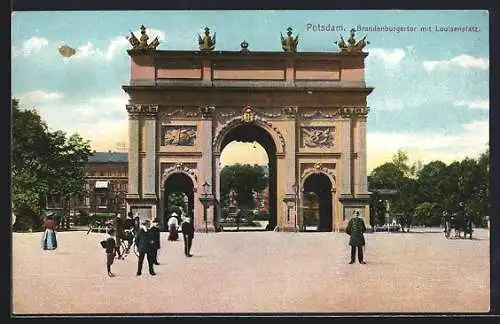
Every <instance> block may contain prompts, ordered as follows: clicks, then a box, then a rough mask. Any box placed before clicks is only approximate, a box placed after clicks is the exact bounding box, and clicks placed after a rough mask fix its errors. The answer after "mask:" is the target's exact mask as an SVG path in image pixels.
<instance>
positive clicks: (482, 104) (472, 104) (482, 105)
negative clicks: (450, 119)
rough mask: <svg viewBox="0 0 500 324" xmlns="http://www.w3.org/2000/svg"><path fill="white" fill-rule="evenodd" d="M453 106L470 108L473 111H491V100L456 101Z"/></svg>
mask: <svg viewBox="0 0 500 324" xmlns="http://www.w3.org/2000/svg"><path fill="white" fill-rule="evenodd" d="M453 106H468V107H469V108H472V109H489V108H490V101H489V100H475V101H456V102H454V103H453Z"/></svg>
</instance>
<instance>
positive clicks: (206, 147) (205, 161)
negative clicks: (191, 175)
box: [197, 106, 217, 232]
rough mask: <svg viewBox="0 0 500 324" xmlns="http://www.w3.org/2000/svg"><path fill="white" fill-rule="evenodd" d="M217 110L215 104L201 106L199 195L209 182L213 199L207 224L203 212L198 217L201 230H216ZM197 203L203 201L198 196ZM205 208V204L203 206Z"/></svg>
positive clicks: (208, 208) (210, 195)
mask: <svg viewBox="0 0 500 324" xmlns="http://www.w3.org/2000/svg"><path fill="white" fill-rule="evenodd" d="M214 110H215V107H213V106H205V107H201V108H200V111H201V114H202V119H201V121H200V128H201V129H200V135H201V147H202V155H201V156H202V158H201V166H200V175H201V176H200V178H199V180H198V181H199V186H198V190H199V196H201V195H203V184H204V183H205V182H207V183H208V184H210V187H209V189H208V192H207V193H208V199H209V200H211V201H210V203H209V204H208V205H207V208H206V213H207V214H206V216H207V220H206V224H205V220H204V219H203V216H204V215H203V212H204V211H203V212H202V215H200V216H201V217H197V219H199V220H201V222H199V223H198V225H197V230H198V231H200V232H203V231H206V230H207V229H208V231H209V232H214V231H215V227H214V216H215V213H214V210H215V208H214V204H213V198H214V191H215V189H216V186H217V184H216V183H213V181H212V179H213V173H212V163H213V160H212V159H213V155H212V113H213V111H214ZM197 203H199V204H201V201H200V200H199V198H198V201H197ZM202 207H203V208H205V207H204V206H202Z"/></svg>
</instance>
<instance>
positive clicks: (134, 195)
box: [125, 193, 141, 200]
mask: <svg viewBox="0 0 500 324" xmlns="http://www.w3.org/2000/svg"><path fill="white" fill-rule="evenodd" d="M140 198H141V196H140V195H139V194H137V193H128V194H127V196H126V197H125V199H126V200H133V199H140Z"/></svg>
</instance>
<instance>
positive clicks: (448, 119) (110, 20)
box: [11, 10, 489, 172]
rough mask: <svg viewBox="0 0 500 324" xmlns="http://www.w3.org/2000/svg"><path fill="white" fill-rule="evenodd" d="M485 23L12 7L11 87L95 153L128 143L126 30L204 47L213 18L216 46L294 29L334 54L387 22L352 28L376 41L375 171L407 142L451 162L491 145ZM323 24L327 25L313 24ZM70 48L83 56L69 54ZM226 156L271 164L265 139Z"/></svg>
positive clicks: (371, 158)
mask: <svg viewBox="0 0 500 324" xmlns="http://www.w3.org/2000/svg"><path fill="white" fill-rule="evenodd" d="M488 19H489V17H488V12H487V11H485V10H459V11H458V10H447V11H445V10H435V11H434V10H359V11H358V10H356V11H353V10H341V11H319V10H315V11H286V10H278V11H271V10H269V11H74V12H71V11H64V12H63V11H59V12H14V13H13V14H12V19H11V24H12V38H11V39H12V95H13V97H15V98H18V99H19V100H20V105H21V107H22V108H36V110H37V111H38V112H39V114H40V115H41V116H42V118H43V119H44V120H45V122H46V123H47V124H48V126H49V129H51V130H63V131H65V132H67V133H68V134H72V133H75V132H77V133H79V134H80V135H82V136H83V137H84V138H86V139H88V140H90V141H91V145H92V149H94V150H96V151H108V150H112V151H120V150H123V147H126V145H127V142H128V133H127V132H128V115H127V111H126V109H125V104H126V103H127V100H128V97H127V95H126V93H125V92H124V91H123V90H122V89H121V86H122V85H126V84H128V83H129V78H130V57H129V56H128V54H127V53H126V51H125V50H126V49H128V48H129V47H130V45H129V43H128V41H127V39H126V38H125V36H127V35H129V30H132V31H134V32H135V34H136V35H137V34H139V33H138V30H139V26H140V25H141V24H144V25H145V26H146V27H147V32H148V35H149V36H150V39H153V38H154V36H159V38H160V42H161V43H160V45H159V46H158V48H157V49H158V50H198V44H197V39H198V34H201V33H202V29H203V28H204V27H205V26H208V27H209V28H210V29H211V31H212V32H214V31H215V32H216V33H217V43H216V50H232V51H235V50H239V49H240V43H241V42H242V41H243V40H246V41H247V42H248V43H249V50H251V51H252V50H254V51H278V52H281V51H282V49H281V45H280V35H279V34H280V32H281V33H283V34H285V33H286V28H288V27H289V26H291V27H292V28H293V33H294V35H295V34H296V33H298V34H299V45H298V51H308V52H337V51H338V47H337V46H336V45H335V44H334V42H335V41H337V40H338V39H339V36H340V35H341V34H342V35H343V36H344V39H347V38H348V36H349V30H350V29H351V28H358V26H359V27H373V26H379V27H383V28H386V30H381V31H376V30H372V31H359V32H357V33H356V35H357V37H362V36H365V35H367V40H368V41H369V42H370V44H369V45H368V46H367V47H365V49H364V51H366V52H368V57H367V58H366V61H365V79H366V80H365V81H366V84H367V86H370V87H374V90H373V92H372V93H371V94H370V95H369V96H368V106H369V107H370V112H369V115H368V122H367V166H368V171H369V172H370V171H371V170H372V169H374V168H375V167H377V166H378V165H381V164H383V163H385V162H387V161H389V160H390V159H391V158H392V156H393V154H394V153H396V152H397V151H398V150H399V149H402V150H405V151H406V152H408V155H409V158H410V163H414V162H416V161H421V162H422V163H424V164H425V163H428V162H431V161H435V160H441V161H443V162H445V163H451V162H453V161H457V160H458V161H459V160H462V159H463V158H465V157H472V158H475V157H477V156H479V154H481V153H482V152H484V151H485V150H486V149H487V147H488V141H489V79H488V75H489V30H488V26H489V20H488ZM318 24H319V25H323V26H324V27H325V28H323V30H318V28H316V29H314V28H312V26H317V25H318ZM328 25H330V26H342V27H343V29H344V31H340V32H339V31H327V30H325V29H327V28H326V27H327V26H328ZM395 27H398V28H395ZM401 27H412V28H414V29H410V28H401ZM421 27H428V29H429V30H422V29H421ZM449 27H463V28H462V29H461V30H455V31H447V29H448V30H449ZM357 39H359V38H357ZM62 44H66V45H69V46H71V47H73V48H75V49H76V55H74V56H72V57H71V58H64V57H62V56H61V55H60V54H59V52H58V47H59V46H60V45H62ZM254 146H255V147H254ZM221 162H222V164H223V165H226V164H232V163H236V162H239V163H258V164H264V163H266V162H267V156H266V153H265V151H264V150H263V149H262V147H261V146H260V145H258V144H257V145H253V144H252V143H231V144H230V145H228V146H227V147H226V148H225V149H224V151H223V152H222V155H221Z"/></svg>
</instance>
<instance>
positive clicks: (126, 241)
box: [118, 229, 139, 257]
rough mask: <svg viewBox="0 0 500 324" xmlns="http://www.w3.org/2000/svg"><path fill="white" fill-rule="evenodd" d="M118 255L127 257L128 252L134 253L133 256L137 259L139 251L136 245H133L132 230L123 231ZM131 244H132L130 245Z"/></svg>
mask: <svg viewBox="0 0 500 324" xmlns="http://www.w3.org/2000/svg"><path fill="white" fill-rule="evenodd" d="M120 241H121V243H120V246H119V247H118V249H119V255H122V256H124V255H128V254H129V253H130V250H132V251H133V252H134V254H135V255H136V256H137V257H139V250H138V248H137V244H136V243H135V236H134V232H133V230H129V229H126V230H125V231H124V237H123V238H122V239H121V240H120ZM130 242H132V243H130Z"/></svg>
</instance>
